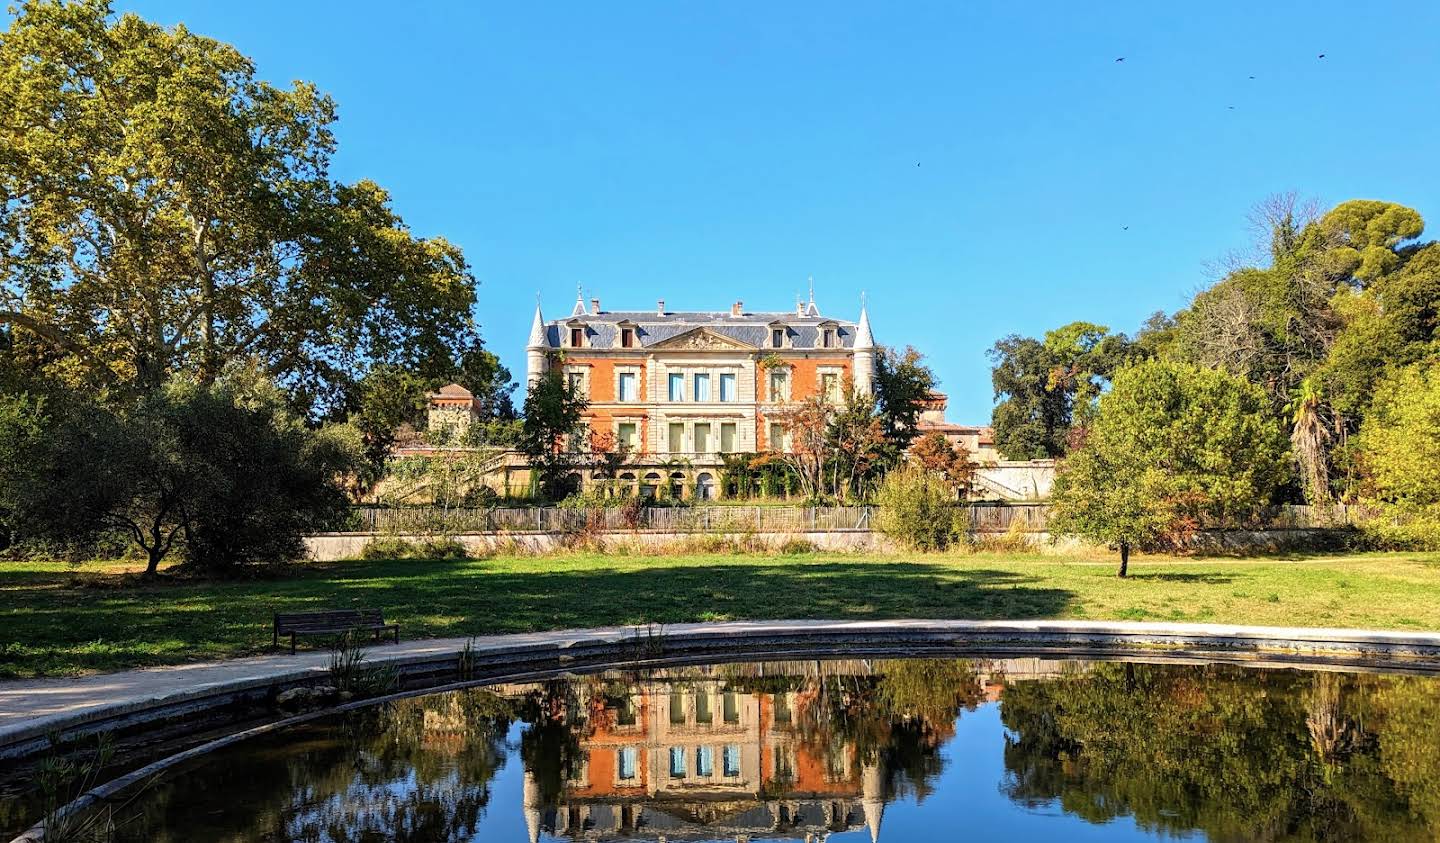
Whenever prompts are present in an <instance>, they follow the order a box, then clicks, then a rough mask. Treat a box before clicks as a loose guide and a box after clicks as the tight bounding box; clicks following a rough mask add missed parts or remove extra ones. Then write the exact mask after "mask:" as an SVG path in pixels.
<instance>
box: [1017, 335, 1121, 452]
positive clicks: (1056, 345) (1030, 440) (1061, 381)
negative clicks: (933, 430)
mask: <svg viewBox="0 0 1440 843" xmlns="http://www.w3.org/2000/svg"><path fill="white" fill-rule="evenodd" d="M1137 353H1138V350H1137V349H1136V348H1135V347H1134V345H1133V344H1132V343H1131V342H1130V340H1129V339H1128V338H1127V337H1126V336H1125V335H1124V334H1111V333H1110V329H1109V328H1107V327H1106V326H1104V325H1096V324H1094V323H1091V322H1071V323H1070V324H1068V325H1064V326H1061V327H1059V328H1056V329H1055V330H1053V331H1049V332H1047V333H1046V334H1045V337H1044V339H1043V340H1036V339H1032V338H1030V337H1022V336H1018V335H1014V334H1012V335H1011V336H1008V337H1005V338H1004V339H1001V340H1000V341H998V342H996V343H995V346H994V347H993V348H992V349H991V350H990V359H991V360H992V361H993V362H994V368H993V369H992V370H991V376H990V377H991V382H992V384H993V385H994V387H995V398H996V400H997V402H998V403H997V404H996V405H995V411H994V414H993V416H992V420H991V422H992V424H993V425H994V427H995V445H996V447H997V448H998V449H999V450H1000V452H1001V453H1002V454H1004V455H1005V456H1006V457H1008V458H1009V459H1046V458H1053V457H1058V456H1061V455H1063V454H1064V453H1065V450H1066V443H1067V440H1068V438H1069V436H1070V430H1071V427H1072V426H1073V425H1074V424H1075V422H1076V415H1077V412H1080V411H1083V410H1084V408H1086V407H1087V406H1088V405H1089V403H1090V402H1091V401H1093V400H1094V399H1095V397H1096V396H1097V395H1099V394H1100V391H1101V389H1102V388H1103V385H1104V383H1105V382H1106V380H1107V379H1108V378H1109V377H1110V374H1111V373H1112V372H1114V371H1115V369H1116V368H1118V367H1119V366H1120V365H1122V364H1123V363H1124V362H1125V361H1126V360H1128V359H1130V358H1131V357H1133V356H1135V355H1136V354H1137Z"/></svg>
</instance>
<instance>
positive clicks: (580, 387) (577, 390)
mask: <svg viewBox="0 0 1440 843" xmlns="http://www.w3.org/2000/svg"><path fill="white" fill-rule="evenodd" d="M565 379H566V380H567V381H568V382H569V384H570V391H571V392H572V393H574V394H575V395H577V396H579V397H581V398H589V397H590V396H588V395H586V394H585V373H584V372H567V373H566V374H565Z"/></svg>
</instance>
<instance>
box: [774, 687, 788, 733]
mask: <svg viewBox="0 0 1440 843" xmlns="http://www.w3.org/2000/svg"><path fill="white" fill-rule="evenodd" d="M789 722H790V695H789V694H776V695H775V723H776V725H782V726H783V725H786V724H788V723H789Z"/></svg>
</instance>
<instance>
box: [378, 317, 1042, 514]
mask: <svg viewBox="0 0 1440 843" xmlns="http://www.w3.org/2000/svg"><path fill="white" fill-rule="evenodd" d="M878 353H879V348H878V346H877V345H876V343H875V336H874V334H873V333H872V331H871V328H870V317H869V314H868V313H867V312H866V310H865V307H864V306H863V305H862V306H861V308H860V313H859V317H858V318H857V319H856V320H855V321H853V322H852V321H850V320H847V319H838V318H834V317H831V316H827V315H825V314H823V313H821V312H820V308H819V306H818V305H816V303H815V296H814V294H813V293H812V294H811V296H810V300H809V301H808V302H796V305H795V309H794V310H785V311H747V310H746V309H745V305H744V303H742V302H738V301H737V302H735V303H734V304H733V305H731V307H730V309H729V310H728V311H674V310H667V309H666V308H665V302H664V301H663V300H662V301H659V302H657V303H656V305H655V309H654V310H646V311H640V310H619V311H611V310H603V309H602V308H601V307H600V300H599V299H591V300H590V303H589V306H588V307H587V306H586V304H585V301H584V299H583V297H580V296H578V295H577V298H576V300H575V306H574V307H573V308H572V309H571V311H570V314H569V315H568V316H566V317H564V318H561V319H551V320H547V319H546V318H545V316H544V314H543V313H542V312H541V309H540V306H539V305H538V304H537V305H536V307H535V313H534V317H533V319H532V320H531V324H530V334H529V339H528V341H527V342H526V348H525V386H526V388H527V389H528V388H529V387H530V386H531V385H533V384H534V383H535V381H536V380H537V379H538V378H540V377H541V376H543V375H545V374H546V373H547V372H549V371H550V370H551V368H552V367H558V368H559V369H560V370H561V372H562V374H563V377H564V378H565V379H566V381H567V383H569V384H570V386H571V387H572V388H573V389H574V390H575V391H576V393H577V394H579V395H580V396H581V397H583V398H584V399H585V400H586V402H587V408H586V411H585V414H584V419H583V422H582V429H581V430H580V431H577V433H576V434H575V435H574V436H573V437H572V439H571V442H570V447H572V448H574V449H575V450H577V451H584V450H588V449H594V448H595V446H596V445H597V443H602V442H603V443H604V445H605V448H606V449H607V450H619V449H622V448H623V450H624V452H625V455H626V459H625V461H624V465H623V466H622V467H621V469H620V470H619V471H618V472H617V473H616V475H615V476H614V477H613V478H609V477H607V478H606V481H607V483H609V484H611V485H612V486H613V487H614V488H616V489H617V491H618V492H619V493H620V494H624V495H639V496H642V497H652V496H657V495H663V496H667V497H673V498H678V499H699V500H710V499H714V498H716V497H719V496H720V495H721V494H722V493H721V469H722V467H723V466H724V464H725V459H726V457H727V456H728V455H731V454H753V453H759V452H766V451H770V452H776V451H779V452H783V451H786V450H787V449H788V448H789V447H790V442H789V441H788V440H787V436H786V432H785V427H786V425H785V424H784V423H783V421H782V419H783V415H782V414H783V413H784V412H785V411H786V409H787V408H788V409H792V410H793V408H794V406H795V404H796V403H797V402H801V401H805V400H807V399H812V398H815V397H817V396H820V397H823V398H824V399H825V400H828V401H831V402H833V403H835V404H840V403H841V402H842V400H843V397H844V390H845V389H846V388H847V386H848V385H851V384H853V386H854V388H855V389H858V390H864V391H870V390H872V389H873V388H874V378H875V370H876V357H877V355H878ZM946 403H947V402H946V396H945V395H944V394H943V393H939V392H935V393H932V394H931V397H930V400H929V401H928V402H927V403H926V406H925V409H924V412H923V413H922V414H921V417H920V420H919V430H920V433H921V434H922V435H923V434H929V433H940V434H942V435H944V436H945V438H946V439H948V440H949V441H950V442H951V443H953V444H958V445H963V446H964V447H965V449H966V451H967V452H968V453H969V454H970V455H971V459H972V460H973V461H974V462H975V464H976V474H975V488H974V489H973V490H972V497H973V498H974V499H977V500H1011V501H1026V500H1038V499H1043V498H1045V497H1048V495H1049V492H1050V484H1051V482H1052V480H1053V478H1054V462H1053V461H1051V460H1033V461H1007V460H1003V459H1000V457H999V454H998V453H996V450H995V444H994V438H993V431H992V430H991V429H990V428H989V427H985V426H977V425H961V424H953V423H951V422H948V421H947V420H946V419H945V408H946ZM480 410H481V408H480V405H479V402H477V401H476V400H475V398H474V396H472V395H471V394H470V393H469V392H468V391H467V390H465V389H464V388H463V387H461V386H458V385H456V384H451V385H449V386H446V387H444V388H442V389H440V390H439V391H438V392H436V393H434V394H432V395H430V396H429V428H430V430H431V432H432V433H436V432H441V431H456V430H463V429H464V428H465V427H466V426H467V425H468V424H469V423H470V421H471V420H473V419H474V418H476V417H477V416H478V414H479V413H480ZM439 449H440V450H444V446H439ZM436 450H437V446H434V445H422V446H404V447H401V448H398V449H397V453H398V454H411V455H421V454H432V453H435V452H436ZM581 462H582V465H580V466H577V468H576V470H575V473H574V475H573V477H572V480H573V484H574V487H575V488H576V489H579V490H584V489H586V488H589V487H590V486H591V484H592V483H594V482H595V480H596V477H595V476H594V474H595V469H594V468H591V467H585V466H584V465H583V463H584V461H581ZM486 484H487V485H490V486H492V488H494V489H495V491H496V492H497V493H500V494H503V495H506V496H522V497H523V496H525V495H526V494H529V493H530V490H531V486H532V483H531V478H530V471H529V467H528V465H527V464H526V462H525V460H524V458H523V457H522V456H521V455H520V454H519V453H518V452H510V453H508V454H506V455H504V456H503V457H502V458H500V459H499V460H497V462H496V465H495V468H494V471H493V473H492V475H491V477H489V478H488V479H487V480H486Z"/></svg>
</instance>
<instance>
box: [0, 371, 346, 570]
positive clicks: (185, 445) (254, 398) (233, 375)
mask: <svg viewBox="0 0 1440 843" xmlns="http://www.w3.org/2000/svg"><path fill="white" fill-rule="evenodd" d="M358 451H359V443H358V439H357V438H356V437H354V436H352V435H349V430H348V428H344V427H329V428H324V429H321V430H313V429H311V428H310V427H308V426H307V425H306V424H304V423H303V422H302V420H301V419H299V418H298V417H296V416H295V415H293V414H291V413H290V412H289V411H288V409H287V408H286V404H285V401H284V398H283V396H282V395H281V394H280V392H279V391H278V390H277V389H275V388H274V387H273V386H271V385H269V384H267V383H266V382H265V381H264V380H263V379H260V378H256V377H254V376H253V374H252V373H248V372H244V371H234V370H231V371H227V374H226V375H225V376H224V377H222V378H221V379H219V380H218V381H217V382H216V383H215V384H213V385H211V386H209V387H199V386H196V385H194V384H191V383H188V382H183V381H175V382H171V383H169V384H166V385H165V386H164V387H163V388H161V389H160V390H158V391H156V392H155V393H152V394H150V395H147V396H145V397H143V398H141V399H140V400H139V401H137V402H135V403H134V404H133V405H132V406H130V407H128V408H125V409H123V410H117V409H115V408H112V407H107V406H101V405H98V404H95V403H93V402H90V401H83V400H74V399H72V400H68V401H63V400H54V399H32V398H30V397H29V396H24V395H21V396H11V397H9V398H5V399H3V400H0V456H3V457H4V458H5V459H4V460H3V461H0V517H3V518H4V519H5V521H6V522H8V524H9V525H10V526H11V528H13V529H14V531H15V532H16V533H17V534H19V535H20V536H21V537H26V538H37V539H45V540H52V541H56V542H60V543H66V544H72V543H77V542H79V543H83V542H85V541H87V540H92V539H95V538H97V537H100V536H103V535H105V534H107V533H109V534H118V535H120V536H122V537H124V538H125V539H127V540H129V541H130V542H131V543H133V544H134V545H135V546H136V547H138V548H139V549H140V550H141V551H142V552H143V553H144V555H145V557H146V561H147V566H146V572H147V573H148V574H150V575H153V574H155V572H156V571H157V569H158V567H159V564H160V562H161V561H163V560H164V559H165V558H167V557H168V556H170V555H171V553H172V551H176V550H181V551H183V554H184V558H185V560H186V562H187V563H190V564H192V565H195V566H199V567H203V568H206V569H212V570H213V569H222V568H229V567H232V566H235V565H239V564H244V563H252V562H263V563H270V562H282V561H287V560H290V559H293V558H295V557H296V556H298V555H299V554H300V552H301V550H302V543H301V537H302V536H304V535H305V534H307V533H309V532H313V531H314V530H317V529H324V528H325V527H327V526H328V525H330V524H332V523H334V521H335V519H336V518H337V517H338V516H339V515H340V514H341V513H342V512H343V511H344V509H345V506H346V502H347V498H346V496H345V494H344V490H343V487H342V485H341V480H342V478H343V477H344V475H346V474H347V473H349V472H350V471H351V470H353V466H354V462H355V459H356V458H357V456H358Z"/></svg>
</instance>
